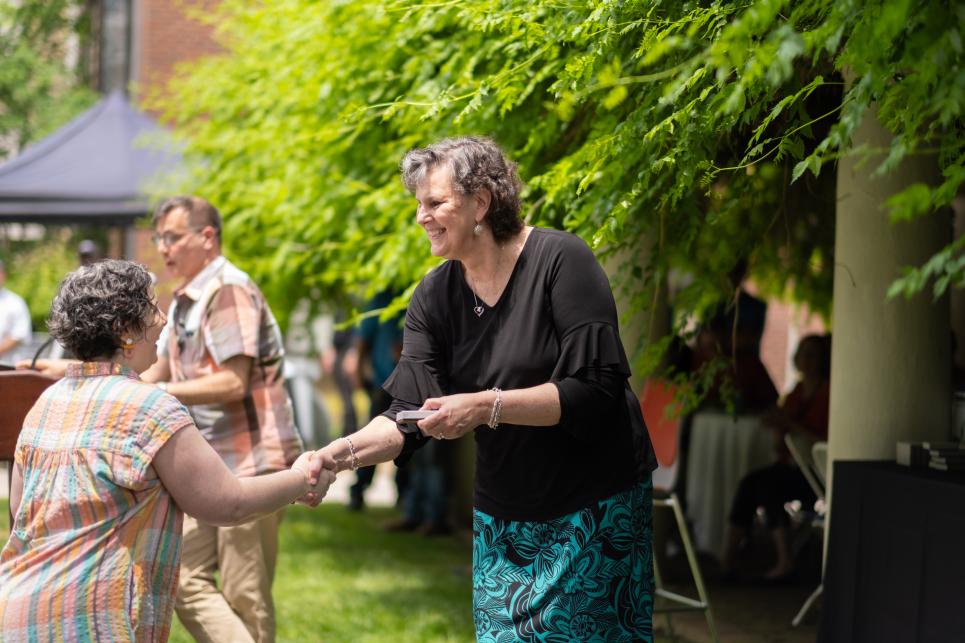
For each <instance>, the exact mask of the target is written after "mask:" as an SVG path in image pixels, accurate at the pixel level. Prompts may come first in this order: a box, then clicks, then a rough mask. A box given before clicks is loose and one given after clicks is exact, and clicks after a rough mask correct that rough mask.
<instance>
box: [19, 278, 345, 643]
mask: <svg viewBox="0 0 965 643" xmlns="http://www.w3.org/2000/svg"><path fill="white" fill-rule="evenodd" d="M163 325H164V316H163V314H161V312H160V311H159V310H158V308H157V305H156V302H155V298H154V293H153V287H152V285H151V276H150V274H149V273H148V271H147V270H145V269H144V267H142V266H140V265H138V264H136V263H133V262H129V261H119V260H114V259H108V260H105V261H101V262H99V263H94V264H91V265H88V266H84V267H81V268H79V269H78V270H76V271H75V272H73V273H71V274H69V275H67V277H66V278H65V279H64V281H63V282H62V283H61V285H60V289H59V292H58V294H57V297H56V298H55V299H54V303H53V306H52V308H51V313H50V320H49V327H50V334H51V335H52V336H53V337H54V338H56V339H57V340H58V341H59V342H61V343H62V344H63V345H64V346H65V347H66V348H67V349H68V350H70V351H71V353H72V354H74V355H76V356H77V357H78V358H79V359H81V360H83V361H82V362H75V363H70V364H67V365H66V375H65V376H64V378H63V379H61V380H60V381H59V382H56V383H55V384H53V385H52V386H50V387H49V388H48V389H47V390H46V391H44V393H43V394H42V395H41V396H40V398H39V399H38V400H37V403H36V404H35V405H34V407H33V408H32V409H31V411H30V412H29V414H28V415H27V417H26V419H25V420H24V424H23V429H22V431H21V432H20V437H19V439H18V440H17V447H16V452H15V461H14V468H13V481H12V484H11V495H10V507H11V510H12V511H13V515H14V521H13V525H12V528H11V533H10V539H9V541H8V542H7V544H6V546H4V548H3V550H2V551H0V632H2V633H3V638H4V639H5V640H27V639H29V640H44V641H46V640H51V641H52V640H72V641H94V640H118V641H120V640H123V641H165V640H167V638H168V633H169V631H170V627H171V617H172V611H173V609H174V597H175V590H176V585H177V578H178V566H179V562H180V558H181V538H182V536H181V528H182V521H183V518H184V513H187V514H189V515H191V516H195V517H196V518H198V519H200V520H204V521H206V522H209V523H212V524H219V525H227V524H235V523H242V522H246V521H248V520H251V519H252V518H253V517H256V516H260V515H263V514H268V513H272V512H275V511H277V510H279V509H281V508H282V507H284V506H286V505H288V504H289V503H290V502H293V501H295V500H298V499H301V500H302V501H303V502H306V503H308V504H313V505H314V504H317V503H318V502H319V501H320V500H321V498H322V497H323V496H324V495H325V493H326V491H327V490H328V486H329V484H331V482H332V481H333V480H334V479H335V475H334V473H332V472H331V471H329V470H327V469H325V470H323V469H322V464H323V463H324V458H323V457H322V456H321V454H320V453H313V452H307V453H304V454H302V455H301V456H300V457H299V458H298V459H297V460H296V461H295V463H294V464H293V465H292V467H291V469H290V470H286V471H279V472H276V473H271V474H266V475H262V476H254V477H244V478H239V477H236V476H235V475H233V474H232V473H231V471H230V470H229V469H228V467H227V466H226V465H225V463H224V461H223V460H222V459H221V457H220V456H219V455H218V454H217V453H216V452H215V450H214V449H213V448H212V447H211V446H210V445H209V444H208V442H207V440H205V439H204V437H202V435H201V433H200V432H199V431H198V429H197V427H196V426H195V423H194V421H193V420H192V418H191V416H190V415H189V413H188V410H187V409H186V408H185V407H184V405H182V404H181V403H180V402H178V401H177V400H176V399H175V398H174V397H173V396H171V395H169V394H168V393H166V392H165V391H163V390H161V389H160V388H158V387H156V386H154V385H153V384H148V383H147V382H144V381H142V380H141V379H140V377H139V376H138V373H141V372H143V371H145V370H147V369H148V368H149V367H150V366H151V365H152V364H153V363H154V362H155V361H156V360H157V352H156V344H157V340H158V336H159V335H160V333H161V328H162V327H163ZM327 464H328V465H329V467H331V468H334V463H333V462H329V463H327ZM183 512H184V513H183ZM38 606H40V607H38Z"/></svg>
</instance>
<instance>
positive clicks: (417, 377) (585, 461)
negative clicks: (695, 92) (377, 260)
mask: <svg viewBox="0 0 965 643" xmlns="http://www.w3.org/2000/svg"><path fill="white" fill-rule="evenodd" d="M401 171H402V180H403V183H404V184H405V186H406V187H407V188H408V189H409V191H411V192H412V193H413V194H414V195H415V198H416V201H417V203H418V208H417V211H416V222H417V223H418V224H419V225H420V226H422V228H423V229H424V230H425V233H426V236H427V237H428V239H429V248H430V251H431V252H432V254H433V255H435V256H437V257H444V258H445V259H447V260H448V261H446V262H444V263H443V264H442V265H440V266H439V267H438V268H436V269H435V270H432V271H431V272H430V273H429V274H428V275H426V277H425V278H423V280H422V281H421V282H420V283H419V285H418V287H416V289H415V292H414V293H413V295H412V300H411V302H410V303H409V307H408V310H407V312H406V322H405V335H404V338H403V348H402V356H401V359H400V360H399V363H398V366H397V367H396V369H395V371H394V372H393V374H392V376H391V377H390V378H389V379H388V380H387V381H386V382H385V384H384V385H383V388H385V390H386V391H388V392H389V393H390V394H391V395H392V397H393V400H394V401H393V403H392V406H391V407H390V409H389V411H388V412H387V413H386V414H384V415H383V416H380V417H378V418H376V419H375V420H373V421H372V422H370V423H369V424H368V426H366V427H365V428H363V429H362V430H361V431H359V432H357V433H354V434H352V435H350V436H348V437H345V438H341V439H339V440H336V441H335V442H333V443H332V444H331V445H329V446H327V447H326V451H327V452H328V453H329V454H330V455H331V456H332V457H333V458H334V459H335V461H336V463H337V464H338V466H339V468H345V467H350V468H353V469H355V468H358V467H359V466H364V465H368V464H373V463H375V462H378V461H380V460H385V459H388V458H395V457H399V458H400V459H401V460H405V459H407V458H408V456H409V455H410V454H411V453H412V452H413V451H414V450H415V449H417V448H419V447H420V446H422V445H424V444H425V443H426V442H427V441H428V439H429V438H435V439H446V440H448V439H453V438H458V437H460V436H462V435H464V434H466V433H469V432H474V433H475V441H476V447H477V449H476V480H475V494H474V495H475V497H474V500H475V511H474V512H473V531H474V542H473V617H474V620H475V623H476V636H477V639H478V640H479V641H518V640H527V641H544V640H546V641H549V640H567V641H569V640H579V641H586V640H597V639H599V640H608V641H631V640H632V641H643V640H651V639H652V606H653V576H652V573H653V572H652V558H651V547H650V539H651V527H650V524H651V518H650V514H651V490H652V486H651V481H650V472H651V471H652V470H653V469H654V468H655V466H656V460H655V458H654V455H653V450H652V448H651V447H650V442H649V439H648V437H647V434H646V427H645V426H644V424H643V418H642V416H641V413H640V405H639V402H638V401H637V399H636V397H635V396H634V395H633V393H632V392H631V391H630V389H629V386H628V384H627V378H628V377H629V375H630V367H629V365H628V363H627V356H626V354H625V352H624V350H623V345H622V343H621V342H620V335H619V331H618V327H617V315H616V306H615V304H614V301H613V295H612V293H611V291H610V284H609V282H608V280H607V277H606V274H604V272H603V270H602V268H601V267H600V265H599V264H598V263H597V261H596V258H595V257H594V256H593V253H592V252H591V251H590V249H589V248H588V247H587V245H586V244H585V243H584V242H583V241H582V240H580V239H579V238H578V237H576V236H574V235H572V234H568V233H565V232H560V231H557V230H548V229H544V228H534V227H530V226H526V225H524V223H523V221H522V219H521V218H520V216H519V210H520V196H519V192H520V182H519V178H518V177H517V174H516V166H515V164H514V163H512V162H511V161H509V160H508V159H507V158H506V156H505V155H504V154H503V152H502V150H501V149H500V148H499V146H498V145H496V143H494V142H493V141H492V140H490V139H488V138H483V137H462V138H455V139H446V140H443V141H440V142H439V143H436V144H433V145H429V146H428V147H426V148H423V149H416V150H412V151H411V152H409V153H408V154H406V156H405V158H404V159H403V160H402V163H401ZM416 409H419V410H421V411H424V412H429V415H428V417H426V418H425V419H422V420H420V421H418V422H417V423H416V422H414V421H413V423H412V424H409V425H407V424H405V423H404V422H403V423H400V424H398V426H397V424H396V420H397V419H400V418H399V416H398V415H397V414H398V413H401V412H409V413H411V412H413V411H415V410H416ZM404 417H405V416H404V415H403V416H402V418H401V419H404Z"/></svg>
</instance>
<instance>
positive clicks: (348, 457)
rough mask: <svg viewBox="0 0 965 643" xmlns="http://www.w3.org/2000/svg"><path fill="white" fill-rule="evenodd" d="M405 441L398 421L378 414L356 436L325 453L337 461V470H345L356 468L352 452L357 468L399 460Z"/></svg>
mask: <svg viewBox="0 0 965 643" xmlns="http://www.w3.org/2000/svg"><path fill="white" fill-rule="evenodd" d="M349 441H351V447H350V446H349ZM404 442H405V439H404V438H403V436H402V433H401V432H400V431H399V428H398V427H397V426H396V424H395V422H393V421H391V420H390V419H388V418H387V417H384V416H382V415H377V416H376V417H374V418H372V421H371V422H369V423H368V424H366V425H365V426H364V427H362V428H361V429H359V430H358V431H356V432H355V433H353V434H352V435H350V436H348V437H347V438H339V439H337V440H333V441H332V442H330V443H329V444H328V446H326V447H325V448H324V449H322V450H321V451H322V453H323V454H325V455H326V456H327V457H329V458H331V459H332V460H334V461H335V466H336V471H344V470H346V469H351V468H352V449H354V450H355V458H356V462H355V464H356V466H359V467H364V466H368V465H370V464H378V463H379V462H386V461H388V460H393V459H395V458H397V457H398V456H399V454H400V453H401V452H402V445H403V443H404Z"/></svg>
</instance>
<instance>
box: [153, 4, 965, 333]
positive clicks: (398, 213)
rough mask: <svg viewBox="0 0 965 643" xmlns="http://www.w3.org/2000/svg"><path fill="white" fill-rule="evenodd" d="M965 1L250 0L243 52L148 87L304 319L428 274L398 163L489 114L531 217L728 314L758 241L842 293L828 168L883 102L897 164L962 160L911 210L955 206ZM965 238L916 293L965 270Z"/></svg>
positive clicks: (922, 270)
mask: <svg viewBox="0 0 965 643" xmlns="http://www.w3.org/2000/svg"><path fill="white" fill-rule="evenodd" d="M962 12H963V9H962V8H961V7H960V6H955V3H949V2H924V1H922V2H912V1H910V0H903V1H900V2H894V1H891V0H889V1H885V0H878V1H872V0H864V1H859V0H834V1H832V0H806V1H804V2H790V1H789V0H747V1H746V2H743V3H732V2H707V3H695V2H681V1H667V2H652V1H648V2H642V1H616V0H609V1H601V0H596V1H591V2H584V1H580V2H572V1H569V0H545V1H544V0H536V1H527V2H521V1H510V0H503V1H492V0H486V1H482V0H465V1H460V2H448V1H441V2H439V1H424V2H416V1H412V0H394V1H393V2H388V3H383V2H374V1H371V0H358V1H351V2H349V1H336V2H325V3H316V2H310V1H308V0H284V1H279V2H272V3H264V4H261V3H258V4H255V5H252V4H250V3H246V2H240V1H238V0H227V1H226V2H223V3H222V4H221V5H220V7H219V8H218V9H217V10H216V11H215V12H214V13H213V14H210V15H208V16H207V18H208V19H210V20H211V22H212V23H213V24H214V25H216V26H217V33H218V37H219V39H220V40H221V42H222V44H223V45H224V47H225V50H226V52H227V53H226V54H224V55H223V56H219V57H215V58H211V59H208V60H206V61H204V62H202V63H200V64H198V63H192V64H191V66H190V67H184V68H182V72H183V73H182V75H181V76H180V77H179V78H178V79H177V80H176V81H175V82H174V83H173V84H172V85H171V87H170V88H168V90H167V91H165V92H163V93H160V94H158V95H155V96H153V97H152V98H151V99H150V101H149V102H150V103H151V104H152V105H153V106H155V107H161V108H163V110H164V112H165V114H166V116H167V117H168V118H169V119H170V120H171V121H172V122H173V123H174V124H175V125H176V126H177V128H178V130H179V131H180V132H181V133H182V134H183V135H184V136H185V139H186V141H187V150H188V153H189V155H191V156H192V157H194V158H196V159H197V160H198V164H197V165H196V168H195V174H194V176H193V183H192V184H191V185H190V189H192V190H195V191H197V192H200V193H202V194H204V195H205V196H207V197H208V198H210V199H211V200H212V201H214V202H215V203H217V204H218V205H219V206H220V207H221V208H222V210H223V212H224V213H225V214H226V219H227V220H226V229H227V235H226V236H227V239H228V244H229V250H230V252H231V254H232V255H233V256H234V257H236V258H237V259H239V260H240V261H241V262H242V263H243V264H244V265H245V267H246V268H248V269H250V270H252V271H253V272H255V273H256V274H257V276H258V279H259V281H260V282H261V283H263V284H264V285H265V288H266V291H267V293H268V295H269V297H270V298H271V299H272V301H273V305H274V306H275V307H276V308H278V309H280V310H281V312H282V313H283V314H284V312H285V311H286V310H287V308H288V307H289V306H291V305H293V304H294V302H295V301H296V300H297V299H298V298H300V297H301V296H303V295H304V294H305V293H306V292H309V291H311V289H317V290H319V291H320V292H322V293H323V295H325V296H333V295H334V294H335V293H339V292H344V291H353V290H358V289H363V288H365V289H367V290H368V292H369V293H371V292H374V291H375V290H378V289H380V288H382V287H384V286H386V285H393V286H395V287H397V288H405V287H409V286H411V285H412V284H413V283H414V282H415V281H417V280H418V278H419V277H421V275H422V274H424V273H425V271H426V270H427V269H429V268H430V267H432V266H433V265H435V264H436V260H435V259H433V258H432V257H430V256H429V254H428V251H427V245H426V243H425V241H424V239H423V234H422V232H421V230H420V229H419V228H418V226H416V225H415V224H414V211H415V208H414V203H413V201H412V199H411V197H410V196H409V195H407V194H406V193H405V192H404V190H403V188H402V186H401V184H400V182H399V180H398V176H397V174H398V162H399V159H400V158H401V156H402V155H403V154H404V152H405V151H406V150H407V149H409V148H411V147H414V146H419V145H425V144H428V143H430V142H432V141H435V140H437V139H439V138H441V137H443V136H449V135H458V134H467V133H477V134H488V135H492V136H494V137H495V138H496V139H497V140H498V141H499V142H500V143H501V144H502V145H503V146H504V147H505V148H506V149H507V151H508V153H509V154H510V156H511V157H513V158H514V159H515V160H517V161H518V162H519V164H520V170H521V174H522V175H523V178H524V180H525V183H526V185H527V191H526V194H525V202H526V204H527V206H526V210H525V216H526V218H527V219H528V220H529V221H530V222H532V223H536V224H541V225H548V226H553V227H560V228H565V229H569V230H571V231H573V232H575V233H577V234H579V235H581V236H582V237H583V238H585V239H586V240H587V241H589V242H590V243H591V244H592V245H593V246H594V248H595V249H596V250H597V252H598V253H600V254H604V255H605V254H607V253H612V254H614V255H615V256H616V255H619V254H620V253H623V254H624V255H627V254H629V255H630V256H633V257H636V258H637V259H639V258H640V257H641V256H642V257H643V259H642V261H638V263H640V264H642V265H641V266H638V268H637V269H633V270H627V271H621V273H620V275H619V277H622V278H625V279H627V280H628V285H626V284H625V285H626V286H627V287H628V288H630V290H631V292H632V293H633V295H634V298H635V299H634V302H633V307H634V309H635V310H637V311H641V312H642V313H643V312H645V311H646V310H648V308H649V303H650V301H651V299H652V296H651V291H652V287H653V285H654V284H655V283H657V282H658V280H660V279H662V278H663V276H665V275H667V274H668V273H670V271H671V270H673V271H675V272H679V273H686V274H687V275H690V279H689V280H688V281H687V285H686V286H685V287H682V288H681V290H680V292H678V293H676V306H677V307H678V308H679V309H680V310H684V311H690V310H701V309H705V308H707V307H708V306H710V305H712V303H713V302H715V301H717V300H719V298H720V296H721V293H722V292H724V291H725V289H726V288H727V285H726V284H725V283H724V279H723V277H722V275H724V274H726V272H727V270H728V269H729V268H730V267H731V266H732V265H733V264H734V263H735V261H736V260H737V258H738V257H742V256H751V257H752V259H753V265H754V271H755V276H756V277H757V278H758V280H759V281H760V282H761V283H763V284H765V286H767V287H768V288H769V290H771V291H772V292H781V293H782V294H785V295H790V296H795V297H797V298H799V299H802V300H804V301H807V302H809V303H810V304H811V305H812V308H815V309H817V310H822V311H825V312H827V311H829V309H830V297H831V275H832V271H833V269H832V265H833V261H832V260H831V256H830V255H831V253H832V252H833V228H834V225H833V212H834V169H833V168H828V167H826V166H827V165H828V164H833V163H834V162H835V160H836V159H837V158H840V157H841V156H842V155H844V154H854V153H861V152H862V151H861V150H855V149H853V148H852V146H851V144H850V137H851V135H852V133H853V132H854V130H855V128H856V127H857V126H858V124H859V123H860V122H861V119H862V118H864V117H865V115H866V114H867V113H868V110H869V109H870V108H871V106H872V105H877V108H878V117H879V118H880V119H881V120H882V122H883V123H884V124H885V125H886V126H887V127H888V128H889V129H890V130H891V131H892V132H893V133H894V134H895V139H894V142H893V144H892V146H891V148H890V150H888V153H887V154H886V160H885V161H884V162H883V163H882V164H881V167H880V171H881V172H888V171H892V170H893V168H894V167H896V165H897V163H898V162H899V161H900V160H901V159H902V158H903V157H904V156H907V155H909V154H921V153H926V152H930V153H935V154H937V157H938V161H939V163H940V166H941V170H942V172H943V177H944V182H943V183H942V184H941V185H939V186H913V188H910V190H909V191H908V192H906V193H902V194H900V195H897V196H896V197H895V198H894V199H893V201H892V202H891V203H892V206H893V216H895V217H898V218H903V219H914V218H916V217H919V216H922V215H924V214H927V213H928V212H932V211H934V210H936V209H938V208H942V207H946V206H947V205H948V204H949V203H950V201H951V199H952V198H953V197H954V195H955V194H956V193H957V191H958V189H959V186H960V185H961V183H962V180H963V176H965V170H963V163H962V161H963V154H965V148H963V133H962V124H961V113H962V104H963V101H965V97H963V93H965V71H963V69H962V66H961V61H962V45H961V34H960V32H959V29H960V26H961V25H962V24H963V13H962ZM845 70H847V72H848V74H849V75H850V76H851V77H853V79H854V80H853V82H851V84H850V85H848V86H847V87H846V86H845V84H844V81H843V79H842V72H843V71H845ZM882 216H887V214H886V213H882ZM955 244H957V245H955ZM955 244H953V245H952V246H949V247H948V248H946V249H945V250H943V251H942V252H941V253H939V254H938V255H936V256H935V257H934V258H933V259H932V261H930V262H929V263H928V264H926V265H925V266H923V267H917V268H916V267H912V268H910V269H909V272H908V274H907V275H906V276H904V277H902V279H901V280H899V281H898V282H897V283H896V285H895V288H894V290H895V292H896V293H909V292H914V291H917V290H921V289H923V288H925V287H926V286H927V285H928V284H932V285H933V287H934V289H935V290H936V292H939V291H943V290H944V289H946V288H948V287H952V286H956V287H961V286H962V285H963V283H965V268H963V265H962V263H963V262H962V259H961V256H962V247H961V240H958V241H957V242H955ZM789 276H790V277H789Z"/></svg>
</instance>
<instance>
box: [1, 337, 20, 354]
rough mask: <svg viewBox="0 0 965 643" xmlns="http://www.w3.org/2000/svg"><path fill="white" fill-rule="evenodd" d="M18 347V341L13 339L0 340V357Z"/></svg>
mask: <svg viewBox="0 0 965 643" xmlns="http://www.w3.org/2000/svg"><path fill="white" fill-rule="evenodd" d="M19 345H20V340H19V339H14V338H13V337H7V338H5V339H0V355H3V354H4V353H6V352H7V351H9V350H12V349H14V348H16V347H17V346H19Z"/></svg>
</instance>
